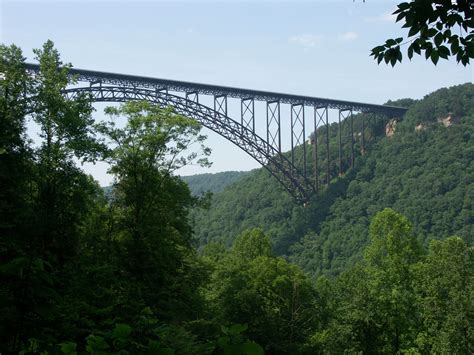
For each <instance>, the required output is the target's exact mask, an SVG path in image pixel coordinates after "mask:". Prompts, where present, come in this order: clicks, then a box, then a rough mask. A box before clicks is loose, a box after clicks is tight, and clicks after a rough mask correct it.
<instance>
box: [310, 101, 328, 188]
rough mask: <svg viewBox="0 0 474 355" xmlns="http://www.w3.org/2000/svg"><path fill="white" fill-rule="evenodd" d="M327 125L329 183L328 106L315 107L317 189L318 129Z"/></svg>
mask: <svg viewBox="0 0 474 355" xmlns="http://www.w3.org/2000/svg"><path fill="white" fill-rule="evenodd" d="M322 126H326V158H327V177H326V180H327V183H328V184H329V122H328V107H327V106H321V107H314V141H313V145H314V147H313V155H314V157H313V158H314V184H315V190H316V191H318V190H319V173H320V171H319V158H318V144H319V135H318V129H320V130H321V127H322Z"/></svg>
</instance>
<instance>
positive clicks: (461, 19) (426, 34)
mask: <svg viewBox="0 0 474 355" xmlns="http://www.w3.org/2000/svg"><path fill="white" fill-rule="evenodd" d="M393 15H396V16H397V17H396V21H397V22H401V23H402V24H403V26H402V28H407V29H408V34H407V38H404V37H398V38H393V39H388V40H386V41H385V43H384V44H382V45H380V46H377V47H374V48H373V49H372V51H371V56H373V57H374V59H376V60H377V62H378V63H380V62H382V61H385V63H387V64H389V63H390V64H391V65H392V66H394V65H395V64H396V63H397V61H398V62H401V61H402V59H403V54H402V47H403V46H406V48H407V49H406V53H407V56H408V58H409V59H412V57H413V55H414V54H417V55H422V54H424V55H425V58H426V59H429V60H431V61H432V62H433V63H434V64H435V65H436V64H437V63H438V61H439V59H440V58H442V59H448V58H449V57H454V58H456V60H457V62H458V63H461V64H462V65H464V66H466V65H468V64H469V63H470V60H471V59H473V58H474V4H473V2H472V1H471V0H456V1H452V0H436V1H431V0H413V1H409V2H402V3H400V4H398V5H397V10H395V11H394V13H393Z"/></svg>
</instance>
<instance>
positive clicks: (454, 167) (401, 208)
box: [193, 84, 474, 276]
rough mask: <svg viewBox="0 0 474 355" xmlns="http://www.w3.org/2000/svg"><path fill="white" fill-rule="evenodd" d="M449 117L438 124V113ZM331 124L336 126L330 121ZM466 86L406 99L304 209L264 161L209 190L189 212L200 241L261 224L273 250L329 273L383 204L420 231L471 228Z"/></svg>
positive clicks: (354, 247)
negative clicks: (392, 123)
mask: <svg viewBox="0 0 474 355" xmlns="http://www.w3.org/2000/svg"><path fill="white" fill-rule="evenodd" d="M449 114H451V121H452V122H454V123H452V125H451V126H449V127H445V125H444V124H443V122H441V123H440V122H438V119H439V118H444V119H445V120H444V123H446V124H448V123H449V122H448V121H449V119H448V116H449ZM335 128H337V127H335ZM473 142H474V85H473V84H464V85H460V86H456V87H452V88H449V89H440V90H438V91H436V92H434V93H432V94H430V95H427V96H426V97H425V98H424V99H423V100H420V101H418V102H416V103H414V104H413V106H412V107H411V108H410V110H409V111H408V112H407V114H406V115H405V117H404V119H403V121H401V122H400V123H398V125H397V126H396V131H395V134H394V135H393V136H391V137H385V138H383V139H380V140H378V141H377V142H375V143H373V144H372V146H371V148H370V149H369V151H368V153H367V154H366V155H365V156H364V157H358V158H357V161H356V165H355V168H354V169H352V170H351V171H349V172H348V173H347V174H346V175H345V176H344V177H343V178H339V179H337V180H336V181H335V182H334V183H332V185H331V186H330V188H329V189H327V190H326V191H324V192H323V193H322V194H321V195H320V196H318V197H317V198H315V199H314V201H312V203H311V204H310V205H309V207H308V208H303V207H302V206H298V205H295V204H294V203H293V201H292V200H291V198H290V197H289V196H288V195H287V194H286V193H285V192H284V191H282V189H281V188H280V187H279V185H278V184H277V183H276V182H275V181H274V180H273V179H272V178H271V177H270V176H269V174H268V173H266V172H265V171H264V170H263V169H260V170H257V171H255V172H253V173H251V175H249V176H247V177H245V178H243V179H242V180H240V181H239V182H237V183H235V184H234V185H232V186H229V187H228V188H227V189H226V190H225V191H223V192H222V193H219V194H216V195H215V197H214V199H213V205H212V207H211V209H210V210H208V211H202V210H200V211H195V212H194V215H193V217H194V219H195V230H196V236H197V239H198V240H199V241H200V243H201V244H205V243H207V242H209V241H212V240H222V241H224V242H225V243H227V244H230V242H231V241H232V240H233V238H235V236H236V235H238V233H240V232H241V231H242V230H245V229H247V228H250V227H262V228H263V229H264V230H266V232H267V233H269V235H270V236H271V237H272V241H273V245H274V249H275V251H276V252H277V253H279V254H285V255H287V256H288V257H289V258H290V259H291V260H292V261H293V262H295V263H297V264H299V265H301V266H302V267H303V268H304V269H305V270H306V271H308V272H310V273H311V274H312V275H315V276H316V275H320V274H332V275H335V274H338V273H340V272H341V271H343V270H344V269H346V268H347V267H348V266H349V265H352V264H353V263H354V262H355V261H356V260H358V259H360V257H361V253H362V249H363V248H364V247H365V245H366V244H367V241H368V236H367V228H368V224H369V221H370V219H371V218H372V217H373V216H374V214H375V213H376V212H378V211H380V210H382V209H383V208H385V207H391V208H393V209H395V210H396V211H398V212H400V213H402V214H404V215H406V216H407V217H408V219H409V220H411V221H412V222H413V223H414V227H415V231H416V233H417V235H418V236H419V239H420V240H421V241H422V242H424V243H426V242H427V241H428V240H430V239H439V238H445V237H447V236H450V235H453V234H456V235H459V236H460V237H462V238H463V239H464V240H465V241H466V243H467V244H468V245H472V244H473V242H474V241H473V239H472V238H473V235H474V228H473V224H474V223H473V222H474V212H473V202H472V201H474V162H473V160H474V159H473V158H474V143H473Z"/></svg>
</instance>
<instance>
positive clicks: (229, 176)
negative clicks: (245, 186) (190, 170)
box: [181, 171, 251, 196]
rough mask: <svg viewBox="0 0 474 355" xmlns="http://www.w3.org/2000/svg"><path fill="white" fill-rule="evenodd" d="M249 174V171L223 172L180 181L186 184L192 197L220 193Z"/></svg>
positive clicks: (187, 177) (185, 178)
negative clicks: (207, 193)
mask: <svg viewBox="0 0 474 355" xmlns="http://www.w3.org/2000/svg"><path fill="white" fill-rule="evenodd" d="M250 173H251V172H249V171H224V172H221V173H215V174H209V173H208V174H199V175H188V176H181V179H183V180H184V181H185V182H186V183H187V184H188V186H189V189H190V190H191V193H192V194H193V195H194V196H199V195H202V194H203V193H206V192H211V193H216V192H221V191H222V190H224V189H225V188H226V187H227V186H229V185H232V184H233V183H235V182H236V181H239V180H240V179H241V178H242V177H244V176H246V175H248V174H250Z"/></svg>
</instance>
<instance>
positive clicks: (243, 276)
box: [0, 41, 474, 355]
mask: <svg viewBox="0 0 474 355" xmlns="http://www.w3.org/2000/svg"><path fill="white" fill-rule="evenodd" d="M34 53H35V55H36V60H37V61H38V62H39V64H40V72H39V73H38V74H37V75H35V76H31V75H28V74H27V72H26V70H25V67H24V58H23V56H22V52H21V50H20V49H19V48H17V47H15V46H4V45H0V72H1V73H2V78H1V80H0V235H1V239H0V353H2V354H3V353H5V354H9V353H21V354H38V353H41V354H109V353H110V354H136V353H147V354H250V355H251V354H263V353H267V354H317V353H321V354H332V353H334V354H340V353H392V354H393V353H410V354H427V353H440V354H446V353H449V354H469V353H474V328H473V326H472V325H473V324H474V305H473V302H472V294H473V292H474V281H473V280H474V249H473V247H472V232H473V230H472V222H473V210H472V200H473V198H472V197H473V182H474V181H473V178H474V171H473V166H472V165H473V159H472V157H473V153H474V147H473V144H472V141H473V140H472V136H473V118H474V111H473V110H474V105H473V97H474V96H473V92H474V91H473V85H472V84H466V85H463V86H458V87H453V88H449V89H442V90H439V91H437V92H435V93H433V94H430V95H428V96H427V97H426V98H425V99H423V100H420V101H418V102H411V101H405V102H408V103H410V104H411V108H410V110H409V112H408V113H407V114H406V116H405V117H404V118H403V119H402V120H401V121H400V122H399V123H398V124H397V126H396V132H395V134H394V135H392V136H390V137H385V138H383V137H381V132H383V128H384V127H383V124H379V125H378V126H374V127H373V131H372V132H371V134H372V137H373V138H374V139H372V141H370V144H369V146H368V151H367V153H366V154H365V155H364V156H362V154H360V155H359V156H358V157H357V161H356V165H355V167H354V168H353V169H351V170H348V171H347V173H346V174H345V176H343V177H340V178H334V180H333V181H332V183H331V184H330V185H329V187H327V188H325V189H323V190H322V191H321V192H320V194H319V195H318V196H315V197H314V199H313V201H311V202H310V204H309V205H308V206H307V207H306V208H305V207H304V206H299V205H297V204H295V203H294V202H293V201H292V200H291V198H290V197H289V196H288V195H287V194H286V193H285V192H283V191H282V190H281V189H280V188H279V187H278V185H277V184H276V183H275V182H274V181H273V180H270V178H269V176H268V174H267V173H266V172H265V171H264V170H262V169H259V170H256V171H254V172H250V173H248V174H246V175H245V176H241V177H240V178H239V179H238V180H237V181H235V182H234V183H232V184H230V185H228V186H227V187H226V188H224V190H223V191H222V192H217V193H215V195H214V197H213V198H212V199H211V200H210V201H209V195H203V196H202V197H199V196H193V194H192V193H191V191H190V189H189V187H188V185H187V184H186V183H185V182H184V181H183V180H182V179H181V178H180V177H179V176H177V175H176V171H177V170H178V169H179V168H180V167H182V166H184V165H187V164H189V163H198V164H201V165H202V166H207V165H208V163H209V162H208V160H207V157H208V156H209V153H210V151H209V149H208V148H207V147H206V146H205V141H204V137H203V136H202V135H200V129H201V127H200V125H199V124H198V123H197V122H195V121H193V120H190V119H188V118H186V117H183V116H180V115H178V114H176V113H175V112H174V111H173V109H172V108H170V107H168V108H164V107H156V106H152V105H150V104H148V103H146V102H129V103H127V104H124V105H122V106H120V107H109V108H107V109H106V115H107V116H108V120H106V121H100V122H96V121H95V120H94V118H93V111H94V109H93V107H91V104H90V101H89V98H88V97H87V96H78V97H76V98H74V99H71V98H67V97H65V96H64V95H63V90H64V89H65V88H66V87H67V86H68V85H71V84H73V83H74V81H73V79H74V78H72V77H71V76H69V75H68V70H69V68H70V67H71V66H70V65H67V64H64V63H62V61H61V58H60V55H59V53H58V51H57V50H56V49H55V48H54V45H53V43H52V42H50V41H48V42H46V43H45V44H44V46H43V47H42V48H41V49H37V50H35V51H34ZM448 114H451V115H452V117H453V118H454V119H453V120H452V121H453V124H452V125H450V126H449V127H445V126H444V125H443V124H440V123H438V122H437V118H440V117H445V116H446V115H448ZM117 117H125V118H126V119H127V122H126V124H125V125H124V126H118V125H115V122H116V118H117ZM360 119H361V118H360V117H359V118H358V120H360ZM30 122H34V123H35V124H36V125H37V126H38V129H39V132H40V134H39V138H38V141H37V142H36V143H35V144H33V142H32V141H31V139H30V137H28V136H27V134H26V127H27V125H28V124H30ZM420 124H421V126H420ZM415 127H418V128H416V130H415ZM336 130H337V127H336V126H334V125H332V126H331V132H332V133H331V137H333V136H335V134H334V133H335V132H336ZM377 135H378V136H379V137H378V139H375V138H376V136H377ZM195 143H197V144H199V145H200V146H201V150H200V152H199V153H196V152H195V151H194V152H193V153H190V152H189V151H188V150H187V149H186V147H188V146H190V145H192V144H194V145H195ZM331 144H333V142H332V143H331ZM83 161H91V162H94V161H106V162H108V163H109V165H110V173H111V174H113V176H114V184H113V187H112V190H113V191H112V193H110V190H109V191H106V192H108V195H109V196H108V197H107V196H106V195H105V193H104V190H103V189H102V188H100V186H99V185H98V184H97V182H96V181H94V179H93V178H92V177H91V176H88V175H86V174H85V173H84V172H83V171H82V170H81V168H80V162H83ZM222 185H223V184H221V186H222ZM204 188H205V189H208V190H211V188H210V187H207V186H206V187H204Z"/></svg>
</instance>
